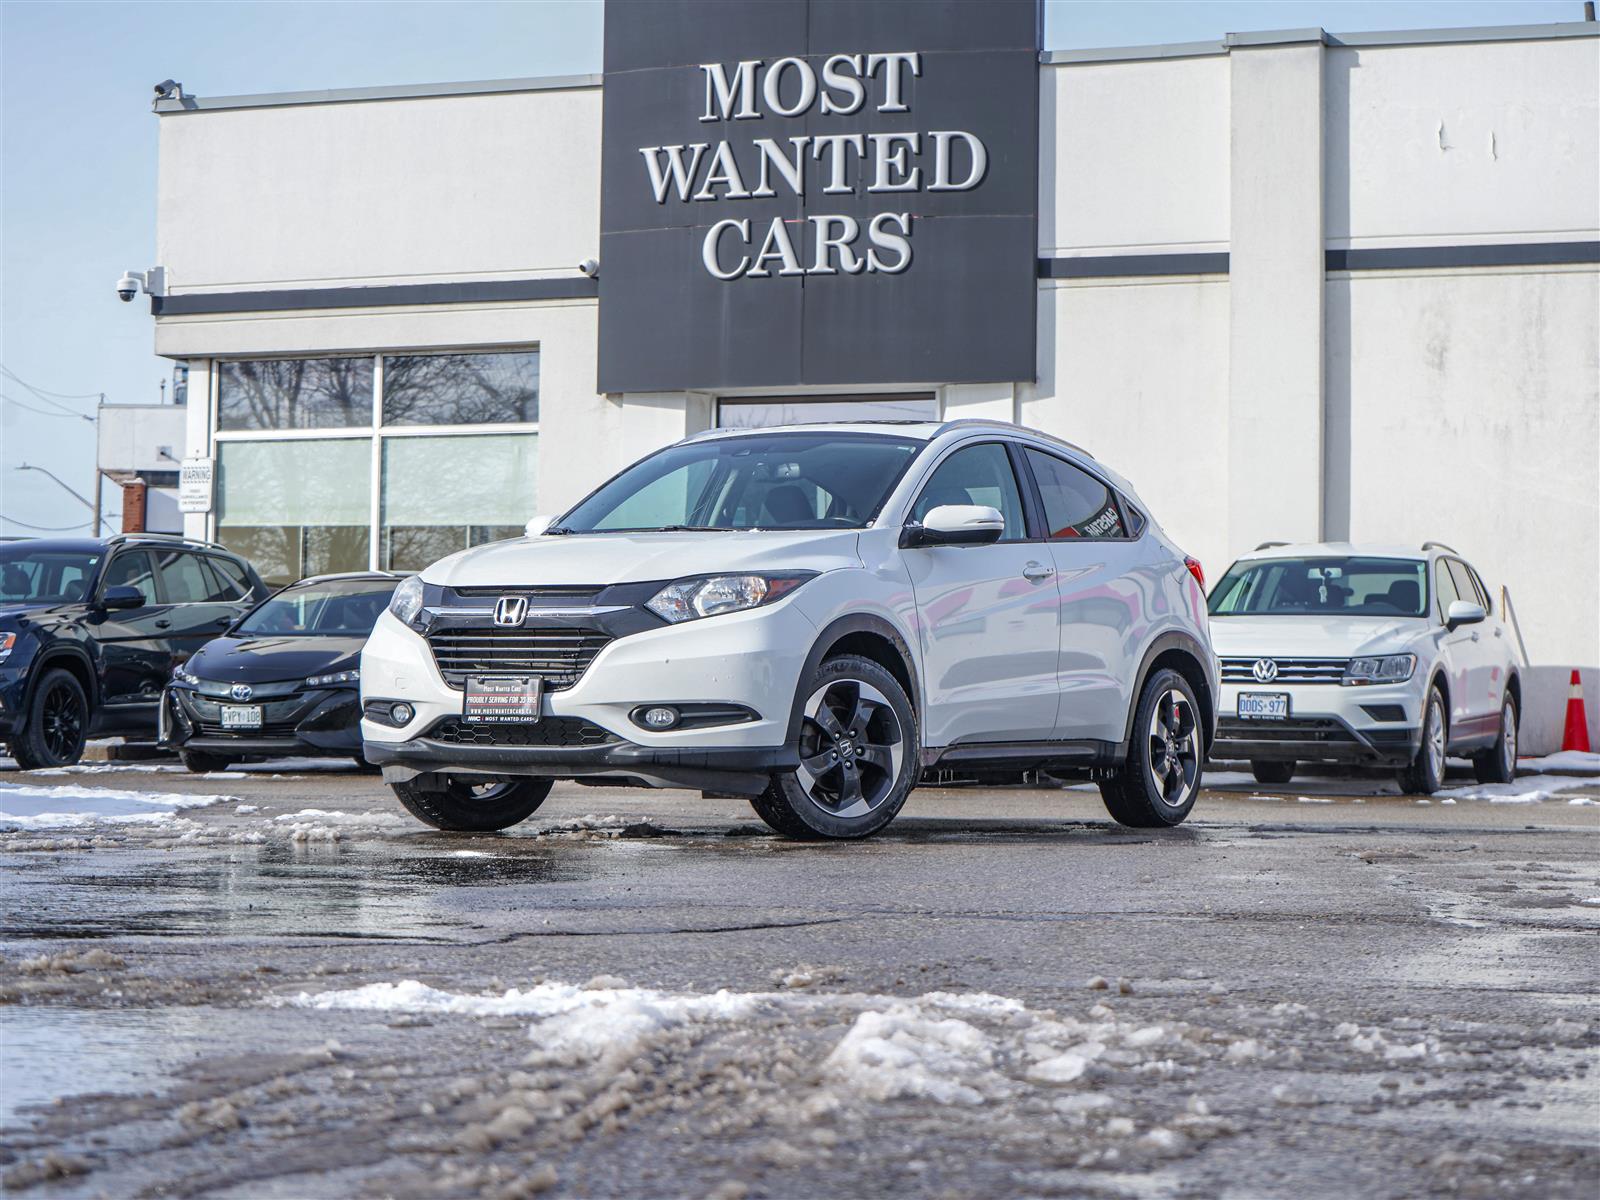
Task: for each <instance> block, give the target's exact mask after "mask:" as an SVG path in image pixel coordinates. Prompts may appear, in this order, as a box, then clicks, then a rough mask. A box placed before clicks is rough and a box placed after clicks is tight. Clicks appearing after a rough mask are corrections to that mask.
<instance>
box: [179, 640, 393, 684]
mask: <svg viewBox="0 0 1600 1200" xmlns="http://www.w3.org/2000/svg"><path fill="white" fill-rule="evenodd" d="M366 642H367V639H366V638H347V637H219V638H213V639H212V640H211V641H209V642H207V643H206V644H205V645H204V646H201V647H200V649H199V650H198V651H196V652H195V654H194V657H192V658H191V659H189V661H188V663H186V664H185V667H186V669H187V670H189V671H192V672H193V673H194V674H196V675H198V676H199V677H200V678H201V679H216V680H220V681H222V682H223V683H241V682H242V683H274V682H277V681H279V680H285V679H304V678H305V677H306V676H307V675H331V674H332V673H333V672H335V671H353V670H355V669H356V668H357V666H359V665H360V658H361V647H362V646H364V645H366Z"/></svg>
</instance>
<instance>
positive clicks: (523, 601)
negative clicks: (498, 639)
mask: <svg viewBox="0 0 1600 1200" xmlns="http://www.w3.org/2000/svg"><path fill="white" fill-rule="evenodd" d="M527 615H528V598H527V597H526V596H501V597H500V599H498V600H496V601H495V605H494V623H495V624H496V625H521V624H522V618H523V617H525V616H527Z"/></svg>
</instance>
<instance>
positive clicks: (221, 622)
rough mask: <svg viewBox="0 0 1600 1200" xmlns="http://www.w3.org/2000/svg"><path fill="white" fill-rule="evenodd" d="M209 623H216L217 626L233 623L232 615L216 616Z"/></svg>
mask: <svg viewBox="0 0 1600 1200" xmlns="http://www.w3.org/2000/svg"><path fill="white" fill-rule="evenodd" d="M211 623H212V624H213V625H217V626H222V625H232V624H233V618H232V617H218V618H217V619H216V620H215V621H213V622H211Z"/></svg>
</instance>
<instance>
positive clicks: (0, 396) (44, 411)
mask: <svg viewBox="0 0 1600 1200" xmlns="http://www.w3.org/2000/svg"><path fill="white" fill-rule="evenodd" d="M0 400H4V401H5V402H6V403H7V404H15V405H16V406H17V407H18V408H25V409H27V410H28V411H29V412H31V413H38V414H39V415H40V416H41V417H77V418H78V420H80V421H88V422H89V423H90V424H91V425H92V424H94V420H95V419H94V418H93V417H91V416H89V415H87V414H86V413H75V412H70V411H63V412H51V411H50V410H49V409H48V408H35V407H34V406H33V405H31V404H24V403H23V402H22V401H21V400H18V399H17V398H16V397H15V396H8V395H6V394H5V393H4V392H0Z"/></svg>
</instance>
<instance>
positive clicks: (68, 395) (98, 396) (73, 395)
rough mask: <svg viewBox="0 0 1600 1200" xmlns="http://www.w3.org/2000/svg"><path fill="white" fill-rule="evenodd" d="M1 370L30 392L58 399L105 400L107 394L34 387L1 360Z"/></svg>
mask: <svg viewBox="0 0 1600 1200" xmlns="http://www.w3.org/2000/svg"><path fill="white" fill-rule="evenodd" d="M0 371H4V372H5V373H6V374H7V375H9V376H11V378H13V379H15V380H16V381H17V382H18V383H20V384H22V386H23V387H25V388H27V389H28V390H29V391H30V392H40V393H42V394H44V395H46V396H54V397H55V398H56V399H57V400H104V399H105V395H106V394H105V393H104V392H52V391H51V390H50V389H49V388H40V387H34V386H33V384H31V383H29V382H27V381H26V380H24V379H23V378H22V377H21V376H20V375H18V374H17V373H16V372H15V371H13V370H12V369H11V368H10V367H8V366H6V365H5V363H3V362H0Z"/></svg>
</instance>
